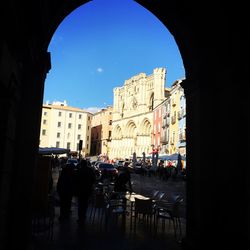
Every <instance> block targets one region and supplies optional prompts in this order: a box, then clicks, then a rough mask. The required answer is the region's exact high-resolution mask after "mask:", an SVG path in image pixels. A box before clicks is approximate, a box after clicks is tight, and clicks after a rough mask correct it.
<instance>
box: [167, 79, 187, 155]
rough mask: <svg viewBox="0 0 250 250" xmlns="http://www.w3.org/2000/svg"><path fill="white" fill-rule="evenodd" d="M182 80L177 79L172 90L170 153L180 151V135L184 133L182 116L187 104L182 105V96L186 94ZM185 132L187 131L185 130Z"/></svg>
mask: <svg viewBox="0 0 250 250" xmlns="http://www.w3.org/2000/svg"><path fill="white" fill-rule="evenodd" d="M181 82H182V80H177V81H175V82H174V83H173V84H172V86H171V90H170V124H169V154H173V153H177V152H179V151H180V150H179V146H178V145H179V142H180V137H181V135H182V134H183V130H185V128H183V126H185V124H183V125H182V126H180V125H181V122H180V118H182V115H183V114H184V113H186V110H185V106H182V105H181V97H183V96H184V91H183V88H182V87H181V85H180V83H181ZM184 132H185V131H184Z"/></svg>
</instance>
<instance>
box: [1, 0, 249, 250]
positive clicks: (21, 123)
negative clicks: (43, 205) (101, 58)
mask: <svg viewBox="0 0 250 250" xmlns="http://www.w3.org/2000/svg"><path fill="white" fill-rule="evenodd" d="M85 2H87V1H83V0H75V1H68V0H60V1H59V0H43V1H42V0H40V1H15V0H13V1H2V2H1V4H0V8H1V10H4V11H3V12H2V14H1V16H0V25H1V26H0V28H1V38H0V88H1V91H0V104H1V123H0V128H1V129H0V155H1V165H0V222H1V223H0V249H19V248H22V249H28V248H29V242H30V230H31V228H30V226H31V220H30V217H31V197H32V185H33V176H34V169H35V166H36V154H37V149H38V145H39V130H40V119H41V107H42V99H43V89H44V80H45V78H46V74H47V72H48V70H49V69H50V55H49V53H48V52H47V47H48V44H49V42H50V39H51V37H52V35H53V33H54V32H55V30H56V28H57V27H58V25H59V24H60V22H61V21H62V20H63V19H64V18H65V17H66V16H67V15H68V14H70V12H72V11H73V10H74V9H75V8H77V7H78V6H80V5H81V4H84V3H85ZM137 2H138V3H140V4H141V5H142V6H144V7H145V8H147V9H148V10H149V11H151V12H152V13H153V14H155V15H156V16H157V17H158V18H159V19H160V20H161V21H162V22H163V23H164V24H165V25H166V27H167V28H168V29H169V31H170V32H171V33H172V34H173V36H174V38H175V40H176V42H177V45H178V46H179V49H180V52H181V55H182V58H183V63H184V67H185V70H186V81H185V82H184V83H183V87H184V90H185V94H186V100H187V170H188V173H187V174H188V178H187V238H186V239H185V242H184V248H185V249H192V250H194V249H199V250H200V249H211V248H212V247H215V246H216V247H220V248H221V249H233V247H235V246H237V247H238V248H239V245H240V244H248V243H249V242H248V240H249V237H248V236H249V235H248V233H249V230H248V220H249V209H248V208H249V207H248V206H249V205H248V204H249V184H248V183H249V182H248V181H247V177H248V174H249V171H248V169H249V164H248V159H247V155H248V154H247V149H248V145H247V142H248V141H249V136H248V135H249V105H248V102H247V100H248V98H247V96H248V88H247V86H248V82H249V81H248V74H249V62H248V56H249V54H248V53H249V40H248V37H250V36H249V24H248V23H249V20H248V19H249V18H248V13H246V10H247V9H248V8H246V6H244V5H242V4H238V3H234V5H232V6H230V4H229V3H227V5H222V3H220V2H216V3H214V4H213V3H211V2H209V3H208V4H206V3H204V2H200V3H199V4H197V3H194V2H192V1H187V2H186V3H180V2H179V1H159V0H158V1H149V0H137ZM235 248H236V247H235Z"/></svg>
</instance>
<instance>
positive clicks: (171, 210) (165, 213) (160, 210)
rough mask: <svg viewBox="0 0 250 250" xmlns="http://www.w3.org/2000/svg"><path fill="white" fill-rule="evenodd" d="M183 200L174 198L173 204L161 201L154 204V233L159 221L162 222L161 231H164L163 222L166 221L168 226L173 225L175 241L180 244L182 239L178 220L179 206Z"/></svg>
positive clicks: (178, 197)
mask: <svg viewBox="0 0 250 250" xmlns="http://www.w3.org/2000/svg"><path fill="white" fill-rule="evenodd" d="M182 202H183V198H182V197H180V196H176V197H174V201H173V202H169V201H167V200H161V201H159V202H157V204H156V215H155V218H156V231H157V229H158V223H159V220H161V222H162V231H163V232H164V231H165V221H166V220H168V222H169V226H170V224H171V223H172V224H173V230H174V236H175V239H176V240H177V241H178V242H180V241H181V239H182V228H181V220H180V205H181V203H182Z"/></svg>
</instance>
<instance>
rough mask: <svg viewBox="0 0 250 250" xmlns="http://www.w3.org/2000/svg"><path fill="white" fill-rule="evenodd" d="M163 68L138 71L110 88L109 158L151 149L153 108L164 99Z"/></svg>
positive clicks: (146, 151)
mask: <svg viewBox="0 0 250 250" xmlns="http://www.w3.org/2000/svg"><path fill="white" fill-rule="evenodd" d="M165 81H166V69H165V68H155V69H154V70H153V73H152V74H151V75H148V76H147V75H146V74H145V73H140V74H138V75H135V76H133V77H131V78H130V79H128V80H126V81H125V82H124V85H123V86H122V87H116V88H114V90H113V92H114V99H113V121H112V140H111V148H110V158H111V159H124V158H130V157H131V156H132V154H133V153H134V152H135V153H136V155H137V156H138V157H140V156H142V153H143V152H145V154H146V155H147V154H149V153H150V152H151V151H152V129H153V110H154V108H155V107H157V106H158V105H159V104H160V103H162V101H163V100H164V99H165Z"/></svg>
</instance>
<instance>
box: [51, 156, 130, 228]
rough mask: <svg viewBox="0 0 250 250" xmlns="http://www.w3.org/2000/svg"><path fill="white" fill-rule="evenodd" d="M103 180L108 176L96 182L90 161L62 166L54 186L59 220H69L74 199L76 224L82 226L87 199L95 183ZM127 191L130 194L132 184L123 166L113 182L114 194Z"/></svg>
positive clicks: (82, 160) (128, 173)
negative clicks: (76, 214) (76, 216)
mask: <svg viewBox="0 0 250 250" xmlns="http://www.w3.org/2000/svg"><path fill="white" fill-rule="evenodd" d="M105 178H108V176H105V174H104V175H103V176H102V179H98V180H97V179H96V174H95V172H94V169H93V168H92V167H91V163H90V161H88V160H86V159H81V160H80V161H79V163H78V165H77V166H75V165H74V164H72V163H69V164H65V165H63V167H62V170H61V172H60V175H59V178H58V181H57V185H56V191H57V193H58V196H59V204H60V216H59V220H60V221H64V220H65V219H67V218H69V216H70V213H71V204H72V199H73V197H76V199H77V209H78V223H79V224H80V225H82V224H84V222H85V220H86V215H87V209H88V204H89V199H90V197H91V195H92V193H93V191H94V188H95V184H97V181H104V179H105ZM127 191H129V192H132V184H131V176H130V172H129V170H128V166H127V165H126V164H125V165H124V168H123V169H122V170H121V171H120V172H119V174H118V176H117V178H116V179H115V181H114V192H127Z"/></svg>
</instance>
